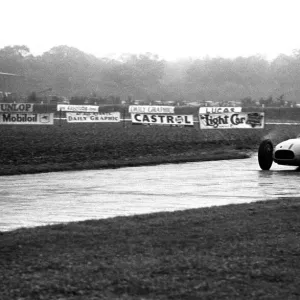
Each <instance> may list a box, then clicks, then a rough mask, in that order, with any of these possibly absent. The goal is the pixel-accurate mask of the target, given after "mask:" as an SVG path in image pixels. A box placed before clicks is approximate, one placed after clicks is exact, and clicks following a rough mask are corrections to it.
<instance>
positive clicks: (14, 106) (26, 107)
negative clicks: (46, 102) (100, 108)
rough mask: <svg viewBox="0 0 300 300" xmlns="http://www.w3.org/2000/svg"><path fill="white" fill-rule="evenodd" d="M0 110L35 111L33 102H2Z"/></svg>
mask: <svg viewBox="0 0 300 300" xmlns="http://www.w3.org/2000/svg"><path fill="white" fill-rule="evenodd" d="M0 112H23V113H27V112H33V103H0Z"/></svg>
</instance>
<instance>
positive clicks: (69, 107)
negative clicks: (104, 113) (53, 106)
mask: <svg viewBox="0 0 300 300" xmlns="http://www.w3.org/2000/svg"><path fill="white" fill-rule="evenodd" d="M60 110H61V111H78V112H98V111H99V106H97V105H66V104H58V105H57V111H60Z"/></svg>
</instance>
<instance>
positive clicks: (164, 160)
mask: <svg viewBox="0 0 300 300" xmlns="http://www.w3.org/2000/svg"><path fill="white" fill-rule="evenodd" d="M249 157H250V150H249V149H248V150H247V149H235V148H234V147H233V146H229V145H227V146H223V147H219V149H218V148H217V149H212V148H211V147H209V148H207V149H206V148H204V149H195V150H189V151H185V152H181V153H180V152H179V153H170V154H165V155H163V154H161V155H151V154H148V155H147V154H143V155H141V156H138V157H135V158H134V157H122V158H119V159H102V160H85V161H79V162H78V161H73V162H49V163H39V164H18V165H2V166H0V176H1V175H20V174H33V173H46V172H58V171H75V170H93V169H116V168H122V167H137V166H149V165H158V164H168V163H185V162H194V161H208V160H228V159H242V158H249Z"/></svg>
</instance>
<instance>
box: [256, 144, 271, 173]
mask: <svg viewBox="0 0 300 300" xmlns="http://www.w3.org/2000/svg"><path fill="white" fill-rule="evenodd" d="M273 149H274V147H273V143H272V142H271V140H264V141H262V142H261V143H260V145H259V148H258V163H259V166H260V168H261V169H262V170H270V168H271V166H272V163H273Z"/></svg>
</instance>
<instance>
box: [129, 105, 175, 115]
mask: <svg viewBox="0 0 300 300" xmlns="http://www.w3.org/2000/svg"><path fill="white" fill-rule="evenodd" d="M129 112H130V113H132V114H134V113H136V114H174V106H155V105H130V106H129Z"/></svg>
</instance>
